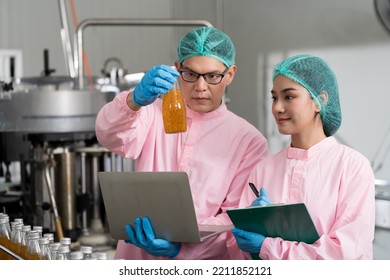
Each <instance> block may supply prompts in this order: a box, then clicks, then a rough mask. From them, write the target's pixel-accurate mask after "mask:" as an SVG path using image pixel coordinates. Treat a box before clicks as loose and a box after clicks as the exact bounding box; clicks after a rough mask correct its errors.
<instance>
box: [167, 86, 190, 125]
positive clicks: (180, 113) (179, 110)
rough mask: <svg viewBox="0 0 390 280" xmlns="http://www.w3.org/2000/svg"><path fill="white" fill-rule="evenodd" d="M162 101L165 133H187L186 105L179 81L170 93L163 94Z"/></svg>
mask: <svg viewBox="0 0 390 280" xmlns="http://www.w3.org/2000/svg"><path fill="white" fill-rule="evenodd" d="M162 99H163V101H162V116H163V122H164V129H165V133H179V132H185V131H187V113H186V105H185V102H184V98H183V94H182V92H181V89H180V87H179V83H178V82H177V81H176V82H175V84H174V85H173V88H172V89H171V90H170V91H169V92H168V93H166V94H163V97H162Z"/></svg>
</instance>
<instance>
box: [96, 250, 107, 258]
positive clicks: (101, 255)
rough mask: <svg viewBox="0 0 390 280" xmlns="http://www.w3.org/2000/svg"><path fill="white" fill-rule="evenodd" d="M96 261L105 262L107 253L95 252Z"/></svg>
mask: <svg viewBox="0 0 390 280" xmlns="http://www.w3.org/2000/svg"><path fill="white" fill-rule="evenodd" d="M95 257H96V260H107V259H108V257H107V253H106V252H96V253H95Z"/></svg>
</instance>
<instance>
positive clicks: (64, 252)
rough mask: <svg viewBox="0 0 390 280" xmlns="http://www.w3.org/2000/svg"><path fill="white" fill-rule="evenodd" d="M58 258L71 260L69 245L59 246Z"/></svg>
mask: <svg viewBox="0 0 390 280" xmlns="http://www.w3.org/2000/svg"><path fill="white" fill-rule="evenodd" d="M56 260H59V261H66V260H70V249H69V246H63V245H61V246H60V247H59V248H58V252H57V258H56Z"/></svg>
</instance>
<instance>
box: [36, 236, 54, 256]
mask: <svg viewBox="0 0 390 280" xmlns="http://www.w3.org/2000/svg"><path fill="white" fill-rule="evenodd" d="M38 243H39V247H40V252H39V259H41V260H51V255H50V249H49V238H47V237H41V238H39V239H38Z"/></svg>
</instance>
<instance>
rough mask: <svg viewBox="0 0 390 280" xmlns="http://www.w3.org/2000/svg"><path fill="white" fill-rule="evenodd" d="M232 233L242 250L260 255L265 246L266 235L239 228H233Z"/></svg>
mask: <svg viewBox="0 0 390 280" xmlns="http://www.w3.org/2000/svg"><path fill="white" fill-rule="evenodd" d="M232 233H233V235H234V238H235V239H236V242H237V245H238V247H239V248H240V249H241V250H243V251H244V252H248V253H251V254H256V255H258V254H259V253H260V249H261V245H263V241H264V239H265V236H264V235H262V234H260V233H254V232H249V231H245V230H242V229H238V228H233V229H232Z"/></svg>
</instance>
